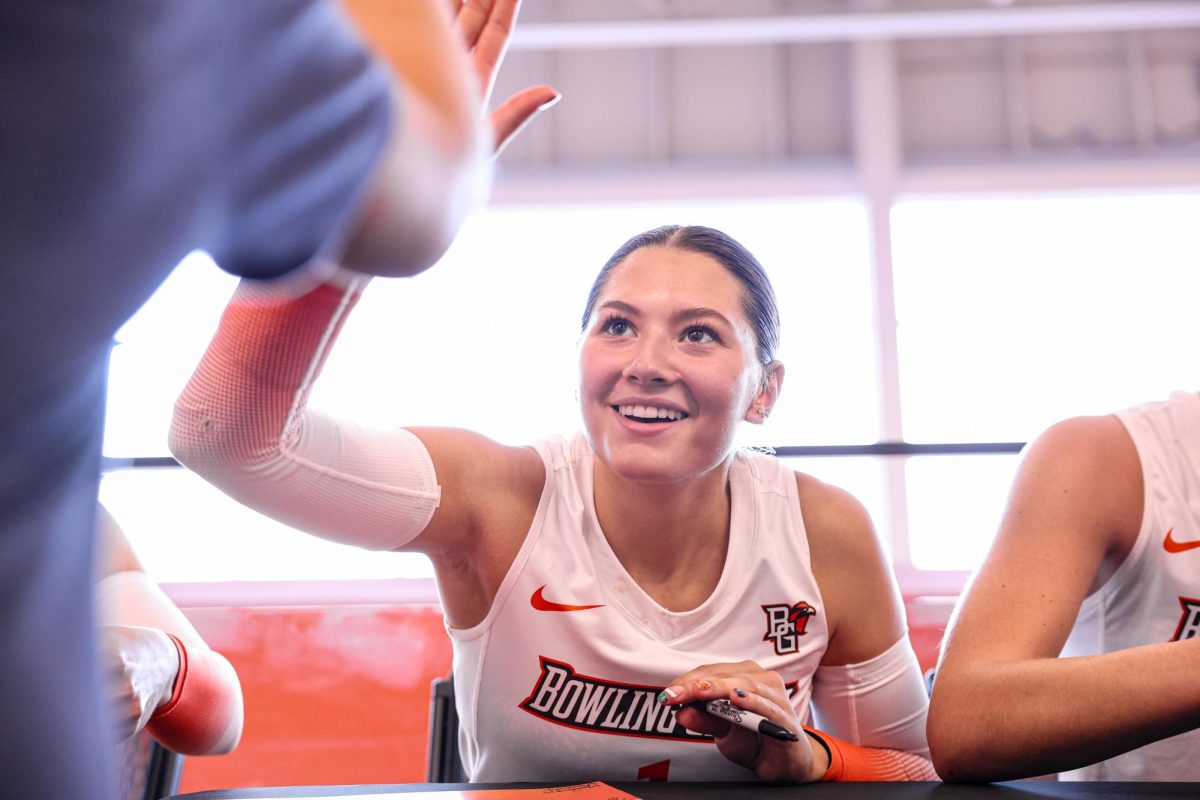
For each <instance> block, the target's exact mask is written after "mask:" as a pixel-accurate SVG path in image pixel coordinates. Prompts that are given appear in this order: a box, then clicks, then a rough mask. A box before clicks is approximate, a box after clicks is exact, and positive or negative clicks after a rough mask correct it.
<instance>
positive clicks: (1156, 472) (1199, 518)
mask: <svg viewBox="0 0 1200 800" xmlns="http://www.w3.org/2000/svg"><path fill="white" fill-rule="evenodd" d="M1117 418H1118V419H1120V420H1121V422H1122V423H1123V424H1124V425H1125V427H1126V428H1127V429H1128V431H1129V434H1130V436H1132V437H1133V442H1134V444H1135V445H1136V446H1137V451H1138V457H1139V458H1140V459H1141V463H1142V478H1143V481H1144V482H1145V487H1146V495H1145V510H1144V511H1143V514H1142V527H1141V530H1140V531H1139V532H1138V537H1137V541H1136V542H1135V543H1134V545H1133V549H1132V550H1131V551H1130V552H1129V555H1128V557H1127V558H1126V559H1125V561H1124V562H1123V563H1122V564H1121V566H1120V567H1119V568H1118V569H1117V570H1116V572H1114V573H1113V575H1112V577H1111V578H1109V579H1108V581H1107V582H1106V583H1105V584H1104V585H1103V586H1102V587H1100V589H1099V590H1097V591H1096V592H1095V593H1093V594H1092V595H1090V596H1088V597H1087V598H1086V599H1085V600H1084V602H1083V605H1082V606H1081V608H1080V611H1079V616H1078V618H1077V619H1076V621H1075V627H1074V629H1073V630H1072V631H1071V635H1070V637H1069V638H1068V639H1067V643H1066V644H1065V645H1064V646H1063V650H1062V655H1063V656H1082V655H1096V654H1100V653H1110V652H1113V651H1116V650H1124V649H1126V648H1130V647H1139V646H1141V645H1148V644H1157V643H1159V642H1173V641H1179V640H1182V639H1190V638H1191V637H1193V636H1195V635H1197V633H1200V395H1196V394H1186V393H1182V392H1181V393H1177V394H1175V395H1172V397H1171V398H1170V399H1169V400H1165V401H1161V402H1156V403H1149V404H1146V405H1142V406H1138V407H1136V408H1132V409H1129V410H1127V411H1122V412H1120V413H1118V414H1117ZM1060 778H1061V779H1063V780H1103V781H1155V780H1158V781H1197V780H1200V730H1193V731H1189V732H1187V733H1183V734H1180V735H1179V736H1173V737H1171V738H1169V739H1164V740H1162V741H1158V742H1154V743H1151V744H1148V745H1146V746H1145V747H1140V748H1138V749H1137V750H1132V751H1130V752H1128V753H1124V754H1122V755H1119V756H1116V757H1115V758H1110V759H1108V760H1107V761H1101V762H1099V763H1097V764H1092V765H1091V766H1088V767H1084V768H1082V769H1077V770H1072V771H1070V772H1064V773H1062V774H1061V775H1060Z"/></svg>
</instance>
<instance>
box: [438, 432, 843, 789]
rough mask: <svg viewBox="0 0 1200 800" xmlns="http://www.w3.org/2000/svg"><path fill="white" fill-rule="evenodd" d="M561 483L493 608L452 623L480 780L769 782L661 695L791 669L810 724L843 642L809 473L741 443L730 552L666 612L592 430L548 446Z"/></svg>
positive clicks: (464, 732)
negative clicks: (696, 673) (732, 667)
mask: <svg viewBox="0 0 1200 800" xmlns="http://www.w3.org/2000/svg"><path fill="white" fill-rule="evenodd" d="M537 450H538V452H539V454H540V455H541V457H542V459H543V461H544V462H545V465H546V486H545V489H544V491H543V492H542V497H541V501H540V503H539V505H538V509H537V512H536V514H535V516H534V520H533V524H532V526H531V528H530V530H529V534H528V535H527V537H526V539H525V543H524V545H523V546H522V547H521V550H520V552H519V553H518V555H517V557H516V560H515V561H514V562H513V565H512V567H511V569H510V570H509V572H508V574H507V575H506V576H505V578H504V581H503V583H502V584H501V586H500V589H499V591H498V592H497V594H496V597H495V600H494V601H493V603H492V607H491V610H490V611H489V613H488V615H487V617H486V618H485V619H484V620H483V621H482V622H481V623H479V624H478V625H476V626H475V627H473V628H470V629H467V630H455V629H450V636H451V638H452V639H453V640H454V680H455V690H456V695H457V702H458V711H459V716H460V720H459V723H460V736H459V738H460V745H461V746H460V750H461V755H462V759H463V765H464V767H465V769H466V772H467V774H468V775H469V776H470V779H471V780H472V781H484V782H501V781H518V780H524V781H548V780H549V781H564V780H573V779H578V780H594V779H601V780H608V781H637V780H666V779H670V780H673V781H674V780H680V781H710V780H755V777H754V774H753V773H752V772H750V771H749V770H746V769H744V768H742V767H740V766H738V765H736V764H734V763H733V762H731V761H729V760H727V759H726V758H725V757H723V756H722V755H721V754H720V753H719V752H718V751H717V748H716V746H715V744H714V743H713V741H712V739H711V738H710V737H707V736H701V735H698V734H693V733H691V732H689V731H687V730H685V729H684V728H683V727H682V726H681V725H679V724H678V723H677V722H676V721H675V718H674V715H673V714H672V713H671V711H670V709H669V708H668V707H666V706H662V705H660V704H659V703H658V702H657V696H658V694H659V692H660V691H662V689H663V688H664V687H665V686H666V685H667V681H669V680H671V679H672V678H674V677H677V676H678V675H681V674H683V673H685V672H687V671H689V670H692V669H695V668H696V667H699V666H701V665H703V664H709V663H717V662H733V661H741V660H743V659H752V660H754V661H756V662H758V663H759V664H760V665H762V666H763V667H764V668H766V669H772V670H776V671H778V672H779V673H780V675H781V676H782V677H783V679H784V681H785V683H786V684H787V686H788V689H789V691H790V692H791V697H792V703H793V705H794V707H795V709H796V712H797V714H798V716H799V718H800V719H801V720H808V719H809V717H810V713H809V701H810V699H811V696H812V688H813V685H812V679H813V673H814V671H815V670H816V669H817V665H818V664H819V662H820V660H821V658H822V656H823V655H824V653H825V649H826V646H827V644H828V640H829V635H828V629H827V626H826V621H825V613H824V607H823V603H822V600H821V593H820V591H819V590H818V588H817V582H816V580H815V579H814V578H813V575H812V568H811V562H810V559H809V549H808V539H807V536H806V533H805V529H804V522H803V520H802V518H801V515H800V504H799V500H798V496H797V490H796V478H795V474H794V473H792V472H791V471H790V470H789V469H787V468H786V467H785V466H784V465H783V464H782V463H781V462H779V461H778V460H776V459H775V458H771V457H768V456H763V455H759V454H756V453H748V452H739V453H738V454H737V455H736V456H735V458H734V463H733V466H732V468H731V470H730V476H729V481H730V497H731V506H732V508H731V513H730V526H729V527H730V530H729V549H728V553H727V556H726V559H725V567H724V571H723V572H722V574H721V578H720V581H719V582H718V584H717V587H716V589H715V590H714V591H713V593H712V595H711V596H710V597H709V598H708V599H707V600H706V601H705V602H704V603H702V604H701V605H700V606H699V607H698V608H695V609H693V610H691V611H685V612H672V611H668V610H665V609H663V608H662V607H661V606H659V605H658V604H657V603H656V602H655V601H654V600H652V599H651V598H650V597H649V596H647V595H646V593H645V592H643V591H642V589H641V588H640V587H639V586H638V585H637V583H636V582H635V581H634V580H633V579H632V578H631V577H630V576H629V575H628V573H626V571H625V569H624V568H623V567H622V566H621V564H620V562H619V561H618V559H617V557H616V556H615V555H614V554H613V552H612V550H611V549H610V548H609V545H608V542H607V540H606V539H605V537H604V533H603V532H602V531H601V529H600V525H599V523H598V521H597V518H596V511H595V507H594V505H593V501H592V477H593V465H594V460H595V457H594V455H593V454H592V451H591V449H590V447H589V445H588V443H587V441H586V440H585V439H584V437H583V436H576V437H575V438H574V439H573V440H571V441H566V440H563V439H561V438H558V439H552V440H550V441H548V442H544V443H541V444H539V445H538V446H537Z"/></svg>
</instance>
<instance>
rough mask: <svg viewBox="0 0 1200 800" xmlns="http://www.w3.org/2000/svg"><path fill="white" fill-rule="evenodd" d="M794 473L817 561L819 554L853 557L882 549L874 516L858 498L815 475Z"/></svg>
mask: <svg viewBox="0 0 1200 800" xmlns="http://www.w3.org/2000/svg"><path fill="white" fill-rule="evenodd" d="M793 474H794V476H795V481H796V492H797V494H798V496H799V498H800V513H801V515H802V516H803V518H804V527H805V530H806V531H807V533H808V541H809V549H810V550H811V551H812V553H813V559H814V561H815V560H816V559H817V558H818V556H822V557H830V558H852V557H854V556H856V555H857V556H869V555H871V554H874V553H877V552H879V543H878V540H877V539H876V536H875V528H874V526H873V525H872V524H871V517H870V515H869V514H868V513H867V510H866V508H865V507H864V506H863V504H862V503H861V502H859V500H858V498H856V497H855V496H854V495H852V494H850V493H849V492H847V491H846V490H845V489H842V488H840V487H837V486H834V485H832V484H828V483H825V482H824V481H821V480H819V479H817V478H814V477H813V476H811V475H806V474H804V473H802V472H795V473H793Z"/></svg>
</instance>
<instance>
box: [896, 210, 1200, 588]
mask: <svg viewBox="0 0 1200 800" xmlns="http://www.w3.org/2000/svg"><path fill="white" fill-rule="evenodd" d="M1197 219H1200V195H1196V194H1181V195H1168V196H1137V195H1128V196H1118V197H1103V198H1081V197H1056V198H1039V199H986V200H979V199H969V200H963V199H959V200H920V201H915V200H914V201H910V202H905V203H901V204H899V205H897V206H896V207H895V208H894V209H893V213H892V221H893V241H894V252H893V263H894V265H895V266H894V270H895V273H894V277H895V287H896V312H897V318H898V319H899V329H898V341H899V357H900V381H901V398H900V400H901V408H902V411H903V424H904V435H905V438H906V439H907V440H908V441H913V442H987V441H1015V442H1023V441H1028V440H1029V439H1031V438H1033V437H1035V436H1036V435H1037V434H1038V433H1039V432H1040V431H1041V430H1043V429H1044V428H1045V427H1047V426H1048V425H1050V424H1051V423H1053V422H1055V421H1056V420H1059V419H1063V418H1066V417H1071V416H1077V415H1089V414H1105V413H1109V412H1112V411H1115V410H1118V409H1120V408H1124V407H1126V406H1130V405H1134V404H1137V403H1142V402H1147V401H1150V400H1157V399H1162V398H1165V397H1167V396H1168V395H1169V394H1170V393H1171V392H1172V391H1174V390H1178V389H1193V390H1194V389H1197V388H1200V380H1198V378H1197V372H1196V344H1197V342H1200V317H1198V316H1197V314H1196V298H1197V297H1200V269H1197V267H1198V266H1200V228H1198V227H1197V225H1196V220H1197ZM1015 469H1016V458H1015V457H1004V456H971V457H965V456H943V457H937V458H933V457H929V458H913V459H912V460H911V461H910V462H909V463H908V465H907V469H906V471H905V480H906V491H907V497H908V511H909V519H908V537H907V538H908V541H909V544H910V550H911V555H912V562H913V565H914V566H916V567H918V568H922V569H929V570H939V569H957V570H970V569H973V568H974V567H975V566H977V565H978V564H979V562H980V560H981V559H982V557H983V555H984V553H985V552H986V550H987V547H988V545H989V543H990V541H991V538H992V536H993V534H994V533H995V530H996V528H997V525H998V524H999V521H1000V512H1001V510H1002V508H1003V502H1004V499H1005V497H1006V496H1007V492H1008V487H1009V484H1010V483H1011V481H1012V475H1013V472H1014V470H1015Z"/></svg>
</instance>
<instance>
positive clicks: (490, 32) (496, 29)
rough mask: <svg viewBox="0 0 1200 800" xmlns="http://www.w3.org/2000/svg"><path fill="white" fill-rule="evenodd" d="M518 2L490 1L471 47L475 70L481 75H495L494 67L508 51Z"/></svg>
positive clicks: (511, 0)
mask: <svg viewBox="0 0 1200 800" xmlns="http://www.w3.org/2000/svg"><path fill="white" fill-rule="evenodd" d="M519 5H520V0H492V3H491V9H490V12H491V13H489V14H488V15H487V19H486V20H485V21H484V24H483V29H482V30H481V31H479V32H477V34H476V37H475V39H474V40H471V46H473V47H474V48H475V68H476V70H478V71H479V74H481V75H495V72H496V67H497V65H498V64H499V63H500V61H501V60H503V58H504V53H505V51H506V50H508V42H509V39H510V38H511V37H512V31H513V26H514V25H516V24H517V7H518V6H519Z"/></svg>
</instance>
